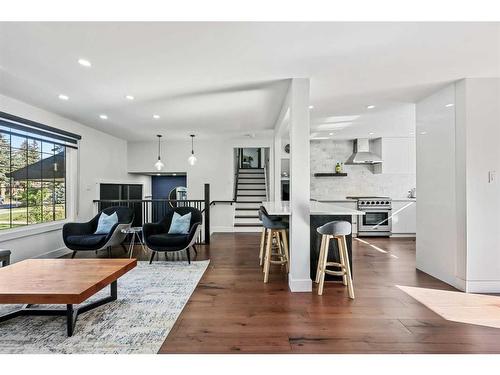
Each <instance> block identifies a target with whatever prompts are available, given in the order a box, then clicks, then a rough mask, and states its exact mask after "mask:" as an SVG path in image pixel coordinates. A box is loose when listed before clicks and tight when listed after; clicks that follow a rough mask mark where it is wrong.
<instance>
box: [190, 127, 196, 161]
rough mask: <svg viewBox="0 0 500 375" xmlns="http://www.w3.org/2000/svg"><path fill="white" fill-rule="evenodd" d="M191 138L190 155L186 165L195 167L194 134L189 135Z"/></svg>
mask: <svg viewBox="0 0 500 375" xmlns="http://www.w3.org/2000/svg"><path fill="white" fill-rule="evenodd" d="M190 137H191V155H190V156H189V158H188V163H189V164H190V165H195V164H196V160H197V159H196V156H194V147H193V146H194V134H191V135H190Z"/></svg>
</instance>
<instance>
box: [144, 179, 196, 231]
mask: <svg viewBox="0 0 500 375" xmlns="http://www.w3.org/2000/svg"><path fill="white" fill-rule="evenodd" d="M186 185H187V177H186V175H181V176H151V195H152V199H153V200H166V199H170V200H185V199H187V186H186ZM175 206H176V204H175V202H168V203H167V202H165V201H163V202H162V201H158V202H153V206H152V215H153V221H154V222H158V221H160V220H161V219H162V218H163V217H164V216H165V215H166V214H167V212H168V211H170V210H171V209H172V208H173V207H175Z"/></svg>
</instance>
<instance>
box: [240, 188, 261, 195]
mask: <svg viewBox="0 0 500 375" xmlns="http://www.w3.org/2000/svg"><path fill="white" fill-rule="evenodd" d="M263 194H264V195H265V194H266V191H265V190H246V189H245V190H238V194H237V195H263Z"/></svg>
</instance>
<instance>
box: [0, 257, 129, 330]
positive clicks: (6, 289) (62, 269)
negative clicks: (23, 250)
mask: <svg viewBox="0 0 500 375" xmlns="http://www.w3.org/2000/svg"><path fill="white" fill-rule="evenodd" d="M136 265H137V261H136V260H135V259H28V260H24V261H22V262H19V263H15V264H13V265H10V266H7V267H3V268H0V304H24V306H23V307H22V308H21V309H18V310H16V311H13V312H10V313H8V314H5V315H3V316H0V322H3V321H6V320H9V319H12V318H16V317H18V316H24V315H30V316H33V315H57V316H66V320H67V329H68V336H72V335H73V331H74V329H75V323H76V318H77V317H78V315H79V314H82V313H84V312H87V311H89V310H92V309H94V308H96V307H98V306H101V305H103V304H105V303H108V302H111V301H115V300H116V299H117V297H118V290H117V289H118V287H117V280H118V278H119V277H120V276H122V275H124V274H125V273H127V272H128V271H130V270H131V269H132V268H134V267H135V266H136ZM107 285H111V294H110V295H109V296H108V297H104V298H101V299H99V300H97V301H94V302H91V303H88V304H86V305H82V306H78V307H74V306H73V305H76V304H81V303H82V302H84V301H85V300H87V299H88V298H89V297H91V296H93V295H94V294H96V293H97V292H98V291H99V290H101V289H103V288H104V287H106V286H107ZM45 304H64V305H66V309H43V308H38V307H36V308H34V307H32V305H45Z"/></svg>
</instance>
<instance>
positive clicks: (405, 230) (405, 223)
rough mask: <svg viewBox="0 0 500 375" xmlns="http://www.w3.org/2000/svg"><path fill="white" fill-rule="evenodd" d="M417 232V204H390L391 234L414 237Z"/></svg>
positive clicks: (397, 202)
mask: <svg viewBox="0 0 500 375" xmlns="http://www.w3.org/2000/svg"><path fill="white" fill-rule="evenodd" d="M416 232H417V202H414V201H393V202H392V234H395V235H399V234H409V235H414V234H415V233H416Z"/></svg>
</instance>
